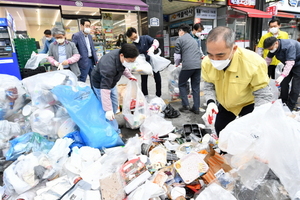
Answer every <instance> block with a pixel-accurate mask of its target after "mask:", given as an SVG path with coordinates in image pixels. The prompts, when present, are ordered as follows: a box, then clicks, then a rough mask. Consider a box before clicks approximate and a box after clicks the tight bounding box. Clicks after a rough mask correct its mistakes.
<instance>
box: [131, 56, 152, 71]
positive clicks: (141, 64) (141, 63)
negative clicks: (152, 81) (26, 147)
mask: <svg viewBox="0 0 300 200" xmlns="http://www.w3.org/2000/svg"><path fill="white" fill-rule="evenodd" d="M130 70H131V72H132V73H134V74H142V75H153V71H152V66H151V65H150V63H148V62H147V61H146V58H145V55H144V54H140V55H139V56H138V57H137V58H136V59H135V62H134V63H133V65H132V68H131V69H130Z"/></svg>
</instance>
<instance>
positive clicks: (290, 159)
mask: <svg viewBox="0 0 300 200" xmlns="http://www.w3.org/2000/svg"><path fill="white" fill-rule="evenodd" d="M0 78H1V80H4V81H2V82H1V83H0V150H1V153H2V154H3V155H4V156H5V159H6V160H7V161H10V163H9V164H10V165H6V166H5V170H4V172H3V182H4V185H3V187H0V195H2V199H9V200H15V199H24V200H45V199H47V200H52V199H53V200H57V199H65V200H66V199H73V200H83V199H88V200H99V199H102V200H123V199H124V200H125V199H126V200H148V199H150V200H167V199H172V200H173V199H174V200H181V199H194V200H218V199H220V200H238V199H264V200H283V199H297V198H300V188H299V185H300V159H299V156H298V155H297V154H298V152H300V146H299V141H300V129H299V127H300V113H299V112H298V113H297V112H294V113H291V112H289V111H287V109H286V107H285V106H282V103H281V102H280V100H278V101H276V102H275V103H274V104H266V105H263V106H260V107H258V108H256V109H255V110H254V111H253V113H251V114H249V115H247V116H244V117H242V118H239V119H237V120H235V121H233V122H232V123H230V124H229V125H228V126H227V127H226V128H225V129H224V130H223V131H222V132H221V134H220V138H217V137H216V135H215V134H214V130H213V129H212V126H211V125H209V124H205V125H203V124H183V125H182V127H174V126H173V125H172V122H171V121H167V120H165V119H164V110H165V108H166V107H167V105H166V104H165V103H164V101H163V100H162V99H160V98H154V99H152V101H150V102H149V103H148V102H146V100H145V97H144V96H143V95H140V92H139V91H140V90H139V88H138V87H137V85H135V84H134V83H133V84H132V82H131V83H130V84H132V85H130V87H131V88H134V89H132V90H134V91H135V92H132V93H131V94H132V96H128V95H127V96H126V94H128V93H125V96H126V97H125V96H124V98H123V105H124V104H128V107H129V109H128V112H127V116H125V118H130V117H131V118H130V120H128V121H127V123H128V127H129V128H139V130H137V132H140V134H137V135H136V136H135V137H132V138H130V139H128V141H127V142H126V144H124V142H123V141H122V139H121V138H120V136H119V135H118V133H117V132H116V131H115V130H113V128H112V127H111V126H110V124H109V123H108V122H107V121H106V120H105V113H104V111H103V109H102V106H101V104H100V102H99V100H98V99H97V98H96V96H95V95H94V93H93V91H92V90H91V88H90V87H89V86H87V85H85V84H84V83H80V82H77V78H76V77H75V76H74V74H73V73H72V72H70V71H67V70H63V71H57V72H49V73H44V74H39V75H35V76H32V77H29V78H26V79H24V80H22V81H19V80H18V79H16V78H14V77H12V76H8V75H0ZM49 80H51V81H49ZM127 85H129V84H127ZM139 95H140V96H139ZM126 109H127V108H126ZM169 109H170V108H169ZM136 112H137V113H138V114H137V113H136ZM128 116H129V117H128ZM220 150H222V151H224V152H227V153H228V154H225V155H220V154H219V153H218V152H220ZM0 161H1V162H3V159H2V160H0ZM7 161H5V162H7ZM0 169H1V168H0Z"/></svg>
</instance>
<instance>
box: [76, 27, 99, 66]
mask: <svg viewBox="0 0 300 200" xmlns="http://www.w3.org/2000/svg"><path fill="white" fill-rule="evenodd" d="M84 37H85V36H84V33H83V32H82V31H79V32H77V33H74V34H73V35H72V42H74V43H75V45H76V47H77V49H78V51H79V54H80V59H79V61H78V65H79V67H80V68H86V67H87V66H86V65H87V63H88V59H89V56H88V49H87V45H86V42H85V39H84ZM88 38H89V41H90V46H91V51H92V55H93V64H94V65H96V63H97V61H98V58H97V54H96V49H95V47H94V44H93V40H92V36H91V35H88Z"/></svg>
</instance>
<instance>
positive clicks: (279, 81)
mask: <svg viewBox="0 0 300 200" xmlns="http://www.w3.org/2000/svg"><path fill="white" fill-rule="evenodd" d="M283 79H284V76H279V77H278V78H277V79H276V81H275V83H276V86H279V85H280V83H281V82H282V80H283Z"/></svg>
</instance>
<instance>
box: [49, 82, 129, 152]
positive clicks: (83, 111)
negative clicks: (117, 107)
mask: <svg viewBox="0 0 300 200" xmlns="http://www.w3.org/2000/svg"><path fill="white" fill-rule="evenodd" d="M74 89H75V88H72V87H71V86H66V85H59V86H56V87H55V88H53V89H52V92H53V93H54V94H55V95H56V96H57V98H58V100H59V101H60V102H61V103H62V104H63V106H64V107H65V108H66V109H67V111H68V113H69V115H70V117H71V118H72V120H73V121H74V122H75V123H76V124H77V126H78V127H79V129H80V134H81V137H82V139H83V141H84V142H85V144H86V145H88V146H90V147H94V148H103V147H114V146H119V145H124V143H123V141H122V140H121V138H120V136H119V135H118V133H117V132H116V131H115V130H114V129H113V128H112V126H110V124H109V123H108V122H107V121H106V120H105V112H104V110H103V108H102V106H101V103H100V102H99V100H98V99H97V97H96V96H95V94H94V92H93V91H92V89H91V88H90V87H88V86H86V87H83V88H82V87H76V90H74ZM87 113H88V114H87ZM87 122H88V123H87Z"/></svg>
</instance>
